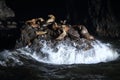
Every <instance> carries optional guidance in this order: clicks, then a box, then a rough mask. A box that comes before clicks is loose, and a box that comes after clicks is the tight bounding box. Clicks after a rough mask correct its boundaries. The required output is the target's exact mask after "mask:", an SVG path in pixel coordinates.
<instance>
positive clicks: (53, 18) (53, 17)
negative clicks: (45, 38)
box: [46, 14, 55, 24]
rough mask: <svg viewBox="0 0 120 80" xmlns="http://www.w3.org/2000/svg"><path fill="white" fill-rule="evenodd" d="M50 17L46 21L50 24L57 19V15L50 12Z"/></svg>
mask: <svg viewBox="0 0 120 80" xmlns="http://www.w3.org/2000/svg"><path fill="white" fill-rule="evenodd" d="M48 17H49V19H48V20H47V21H46V23H48V24H50V23H53V22H54V21H55V16H54V15H52V14H50V15H48Z"/></svg>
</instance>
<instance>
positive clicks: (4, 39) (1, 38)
mask: <svg viewBox="0 0 120 80" xmlns="http://www.w3.org/2000/svg"><path fill="white" fill-rule="evenodd" d="M14 17H15V13H14V12H13V11H12V9H11V8H9V7H8V6H7V5H6V2H5V0H0V44H1V45H0V50H1V49H11V48H13V47H14V45H15V42H16V39H17V38H18V34H19V30H18V28H17V22H16V21H14Z"/></svg>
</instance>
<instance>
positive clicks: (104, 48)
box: [0, 40, 119, 65]
mask: <svg viewBox="0 0 120 80" xmlns="http://www.w3.org/2000/svg"><path fill="white" fill-rule="evenodd" d="M40 42H42V44H43V47H42V48H41V49H40V52H36V51H32V50H31V49H30V48H28V47H24V48H20V49H17V50H15V51H8V50H5V51H3V52H0V57H2V58H3V59H4V60H1V61H0V64H3V63H4V65H5V62H7V61H9V59H12V60H13V62H14V63H19V64H21V65H22V64H23V63H24V62H23V61H21V59H20V58H19V55H24V58H27V59H34V60H36V61H39V62H43V63H50V64H59V65H60V64H95V63H100V62H108V61H112V60H116V59H117V58H118V57H119V54H118V53H117V51H116V50H114V49H112V47H111V45H110V44H106V43H102V42H100V41H98V40H96V41H93V42H92V43H91V45H92V46H93V47H92V48H90V49H88V50H84V49H82V48H78V47H77V44H76V43H74V42H71V43H67V42H64V41H63V42H61V43H58V44H56V45H54V47H51V45H50V44H49V43H47V42H46V41H40ZM83 45H85V43H83V44H81V45H79V46H80V47H82V46H83ZM16 55H17V57H16Z"/></svg>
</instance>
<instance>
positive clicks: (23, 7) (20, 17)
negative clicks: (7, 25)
mask: <svg viewBox="0 0 120 80" xmlns="http://www.w3.org/2000/svg"><path fill="white" fill-rule="evenodd" d="M89 1H90V0H42V1H40V0H6V4H7V6H8V7H10V8H11V9H12V10H13V11H14V13H15V19H16V21H25V20H27V19H31V18H38V17H43V18H45V19H46V18H47V17H48V16H47V15H48V14H54V15H55V16H56V18H57V19H56V20H58V21H60V20H64V19H66V20H67V21H68V23H70V24H84V25H86V23H87V25H89V26H90V27H91V26H92V25H91V19H90V15H89ZM97 1H98V2H99V1H100V0H97ZM107 1H108V2H109V5H108V6H109V9H110V10H109V11H110V13H111V14H112V15H113V16H114V17H115V19H116V20H117V21H118V22H119V21H120V15H119V14H120V5H119V4H120V2H119V1H114V0H107ZM94 2H95V0H93V3H94ZM101 2H106V1H104V0H102V1H101ZM102 4H103V5H106V3H102ZM96 5H97V4H96ZM13 33H17V32H16V31H13ZM17 35H18V33H17V34H16V35H15V36H17ZM15 39H16V37H14V36H13V37H12V38H9V39H8V38H6V37H5V38H4V39H3V38H2V41H0V44H2V43H5V44H4V46H0V48H11V45H12V47H13V44H15Z"/></svg>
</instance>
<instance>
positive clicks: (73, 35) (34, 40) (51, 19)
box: [16, 14, 95, 51]
mask: <svg viewBox="0 0 120 80" xmlns="http://www.w3.org/2000/svg"><path fill="white" fill-rule="evenodd" d="M94 39H95V38H94V37H93V36H92V35H90V33H89V32H88V30H87V28H86V27H85V26H84V25H70V24H68V23H67V21H66V20H63V21H62V20H61V21H59V22H56V17H55V16H54V15H52V14H50V15H48V19H46V20H45V19H43V18H42V17H40V18H33V19H30V20H27V21H25V23H24V25H23V26H22V28H21V36H20V38H19V39H18V40H17V41H16V48H20V47H25V46H29V47H30V48H32V49H33V50H35V51H39V50H40V48H41V47H42V46H43V45H42V44H41V43H40V41H41V40H45V41H47V42H48V43H49V44H52V46H54V45H55V44H57V43H60V42H62V41H65V42H74V43H76V44H78V45H81V44H83V43H86V46H84V49H85V50H87V49H90V48H91V47H92V46H91V45H90V43H91V41H93V40H94ZM52 46H51V47H52ZM77 47H79V46H77Z"/></svg>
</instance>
